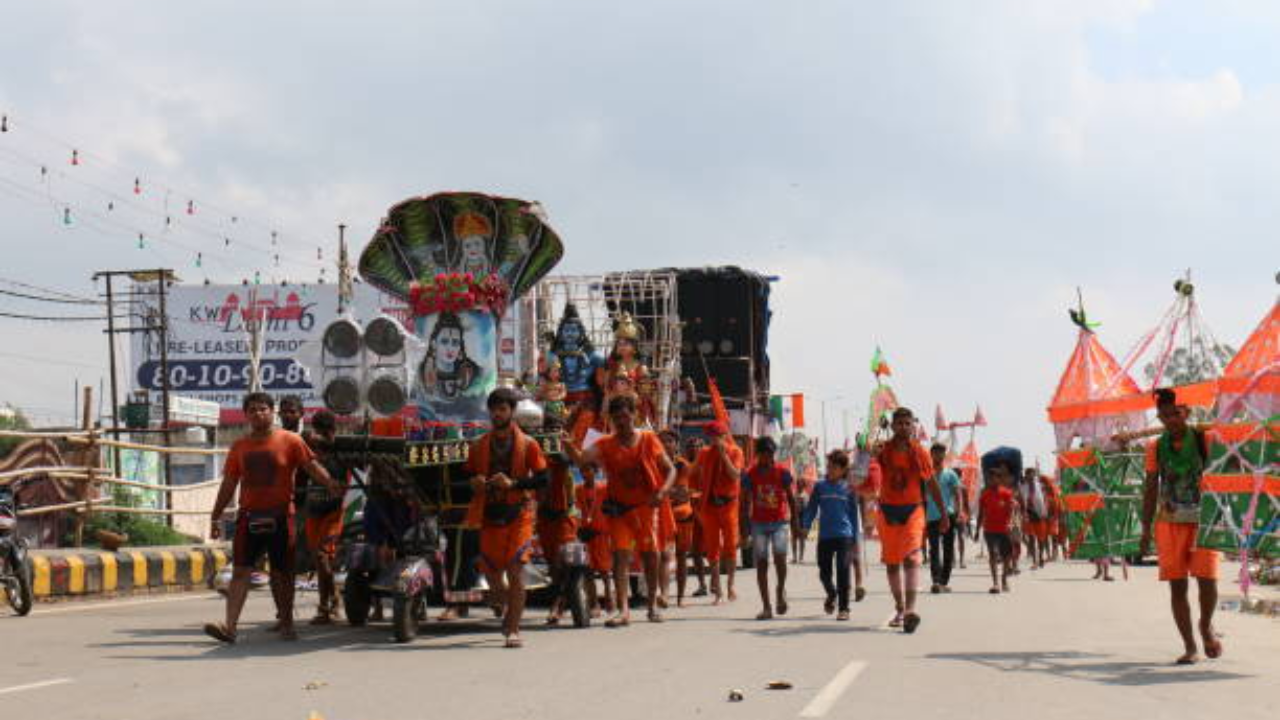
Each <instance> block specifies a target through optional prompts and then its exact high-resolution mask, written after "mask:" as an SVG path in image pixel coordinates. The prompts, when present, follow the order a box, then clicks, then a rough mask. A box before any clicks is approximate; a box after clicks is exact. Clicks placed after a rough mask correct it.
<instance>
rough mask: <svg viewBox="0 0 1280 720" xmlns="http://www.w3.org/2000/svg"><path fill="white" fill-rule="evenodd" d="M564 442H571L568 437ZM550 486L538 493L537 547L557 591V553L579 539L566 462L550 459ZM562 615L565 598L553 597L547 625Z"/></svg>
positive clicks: (560, 562)
mask: <svg viewBox="0 0 1280 720" xmlns="http://www.w3.org/2000/svg"><path fill="white" fill-rule="evenodd" d="M563 439H564V441H565V442H572V438H570V437H569V435H568V433H565V436H564V438H563ZM549 461H550V467H549V474H550V482H548V483H547V486H546V487H544V488H543V489H541V490H539V491H538V522H537V526H536V528H535V529H536V530H537V533H538V544H539V545H540V546H541V547H542V557H543V559H544V560H546V561H547V567H548V569H549V570H550V571H551V578H552V582H553V583H555V584H556V586H557V587H559V583H561V582H563V581H564V558H562V557H561V556H560V551H561V549H562V548H564V545H565V543H568V542H573V540H574V539H576V538H577V535H578V521H577V517H576V513H575V508H574V504H573V491H574V488H573V471H572V469H571V467H570V464H569V460H568V458H566V457H564V456H562V455H553V456H552V457H551V458H549ZM563 615H564V598H563V597H562V596H561V594H560V593H556V596H555V599H554V600H552V601H551V611H550V613H549V614H548V615H547V624H548V625H557V624H559V623H560V618H561V617H562V616H563Z"/></svg>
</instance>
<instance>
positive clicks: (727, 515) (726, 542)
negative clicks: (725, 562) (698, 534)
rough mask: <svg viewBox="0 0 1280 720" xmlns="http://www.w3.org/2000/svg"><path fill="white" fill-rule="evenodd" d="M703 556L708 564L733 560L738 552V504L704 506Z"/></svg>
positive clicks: (708, 504)
mask: <svg viewBox="0 0 1280 720" xmlns="http://www.w3.org/2000/svg"><path fill="white" fill-rule="evenodd" d="M701 519H702V554H703V555H705V556H706V558H707V562H717V561H719V560H720V558H732V557H733V555H734V553H736V552H738V504H737V503H736V502H732V503H729V504H728V505H722V506H720V507H716V506H715V505H712V504H711V503H707V504H705V505H703V506H702V516H701Z"/></svg>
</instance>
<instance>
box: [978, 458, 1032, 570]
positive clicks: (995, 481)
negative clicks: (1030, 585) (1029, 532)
mask: <svg viewBox="0 0 1280 720" xmlns="http://www.w3.org/2000/svg"><path fill="white" fill-rule="evenodd" d="M982 472H983V475H984V476H986V487H985V489H983V491H982V495H981V496H979V498H978V527H980V528H982V534H983V537H984V538H985V540H986V544H987V556H988V562H989V563H990V565H991V589H990V590H989V591H988V592H990V593H991V594H992V595H999V594H1000V592H1001V591H1002V590H1003V591H1004V592H1009V576H1010V575H1011V574H1013V551H1014V546H1013V540H1012V539H1011V538H1010V537H1009V530H1010V528H1011V527H1012V524H1013V518H1014V516H1015V515H1016V514H1017V512H1018V499H1017V495H1015V493H1014V492H1013V484H1014V482H1015V481H1016V479H1017V478H1018V477H1019V476H1020V475H1021V474H1022V453H1021V452H1020V451H1018V450H1017V449H1016V448H1011V447H998V448H996V449H995V450H992V451H991V452H988V453H987V454H985V455H983V456H982ZM973 539H974V541H977V539H978V531H977V530H974V533H973ZM997 571H999V572H998V573H997Z"/></svg>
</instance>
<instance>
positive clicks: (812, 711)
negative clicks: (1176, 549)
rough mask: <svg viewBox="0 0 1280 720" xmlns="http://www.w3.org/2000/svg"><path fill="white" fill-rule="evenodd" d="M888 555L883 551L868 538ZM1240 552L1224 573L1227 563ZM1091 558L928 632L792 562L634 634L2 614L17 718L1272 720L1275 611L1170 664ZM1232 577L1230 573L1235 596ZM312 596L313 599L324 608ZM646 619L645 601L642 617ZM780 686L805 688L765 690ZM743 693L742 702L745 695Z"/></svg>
mask: <svg viewBox="0 0 1280 720" xmlns="http://www.w3.org/2000/svg"><path fill="white" fill-rule="evenodd" d="M872 547H873V548H874V545H873V546H872ZM1232 567H1233V566H1230V565H1224V571H1225V572H1230V571H1231V570H1230V569H1231V568H1232ZM1091 574H1092V568H1091V566H1088V565H1085V564H1082V563H1072V564H1059V565H1054V566H1051V567H1050V568H1049V569H1048V570H1044V571H1038V572H1024V573H1023V574H1022V575H1021V576H1020V577H1018V578H1015V585H1014V589H1013V590H1014V591H1013V592H1012V593H1011V594H1008V595H1000V596H991V595H988V594H987V586H988V582H987V579H986V577H985V575H984V572H983V570H982V569H981V568H980V567H979V565H978V562H976V561H970V564H969V569H968V570H962V571H959V572H958V575H957V577H956V578H955V579H954V580H953V583H952V585H953V587H954V588H955V592H954V593H953V594H950V595H940V596H929V595H926V596H924V597H923V598H922V601H921V608H920V610H921V614H922V616H923V618H924V622H923V624H922V625H921V627H920V630H919V631H918V632H917V633H916V634H915V635H913V636H905V635H902V634H901V633H900V632H896V631H891V630H889V629H888V628H887V627H885V621H886V620H887V619H888V617H889V616H890V615H891V612H892V605H891V601H890V599H889V596H888V594H887V588H886V586H885V580H884V574H883V571H882V570H880V569H879V568H876V569H875V571H874V572H872V573H871V575H870V581H869V585H868V589H869V591H870V592H869V595H868V597H867V599H866V601H864V602H862V603H858V604H855V605H854V609H853V617H852V620H851V621H850V622H847V623H837V622H835V621H834V620H832V619H831V618H830V617H828V616H825V615H823V613H822V609H821V592H820V590H819V586H818V583H817V580H816V570H815V568H814V567H813V566H812V565H811V564H805V565H800V566H792V592H791V600H792V610H791V613H790V614H789V615H787V616H786V617H785V618H780V619H776V620H773V621H770V622H759V621H756V620H754V619H753V618H754V616H755V613H756V611H757V609H758V606H757V600H756V595H755V587H754V578H753V577H752V576H750V575H745V574H742V575H740V576H739V577H740V580H741V581H742V582H740V583H739V593H740V598H739V600H738V602H736V603H734V604H731V605H727V606H722V607H710V606H708V605H706V604H705V602H704V601H702V600H699V601H698V604H697V605H694V606H692V607H689V608H686V609H684V610H672V611H670V612H669V613H668V615H667V617H668V622H666V623H665V624H662V625H650V624H648V623H645V622H643V620H641V621H640V622H638V623H637V624H635V625H633V626H632V627H630V628H627V629H622V630H606V629H604V628H603V627H592V628H590V629H586V630H574V629H571V628H557V629H550V630H544V629H541V628H540V627H538V625H539V624H540V620H541V617H542V611H541V610H540V609H537V608H534V609H531V611H530V615H529V617H528V618H527V620H526V624H527V630H526V632H525V633H524V634H525V642H526V647H525V648H524V649H523V650H516V651H513V650H506V649H503V648H502V647H501V642H500V638H499V636H498V634H497V626H496V622H495V621H492V620H489V621H484V622H472V623H469V624H450V625H436V627H434V628H432V629H430V630H429V631H428V632H427V633H426V634H425V636H423V637H420V638H419V639H418V640H417V641H415V642H413V643H412V644H408V645H395V644H392V643H391V642H390V640H389V637H390V631H389V629H388V628H387V627H386V626H381V627H378V626H373V627H368V628H360V629H356V628H349V627H346V626H335V627H329V628H323V629H320V628H312V627H309V626H302V627H301V632H302V638H301V640H299V641H298V642H294V643H287V642H282V641H280V640H277V639H275V637H274V636H273V635H270V634H269V633H268V632H267V631H266V630H265V629H264V628H265V626H266V624H267V623H268V622H269V621H270V619H271V617H272V608H271V602H270V597H269V595H268V594H267V593H265V592H258V593H255V594H254V595H253V596H252V597H251V598H250V602H249V606H248V609H247V613H246V623H245V624H244V626H243V627H242V636H241V641H240V643H239V644H237V645H235V646H233V647H221V646H219V645H217V644H215V643H213V642H212V641H210V640H208V639H207V638H205V637H204V635H202V634H201V631H200V626H201V624H202V623H203V622H205V621H207V620H213V619H217V618H219V617H221V612H222V602H221V599H220V598H219V597H218V596H217V595H214V594H212V593H197V594H187V595H174V596H159V597H150V598H142V599H132V600H118V601H114V602H97V603H84V604H64V605H52V606H41V607H39V608H38V609H37V610H36V612H35V613H34V614H33V615H32V616H31V617H29V618H25V619H20V618H16V617H11V616H4V617H0V640H2V641H3V642H0V648H2V649H3V656H4V660H3V662H2V663H0V715H2V716H3V717H5V718H14V719H18V718H21V719H22V720H62V719H64V718H65V719H68V720H70V719H72V718H74V719H76V720H86V719H89V718H110V719H116V718H128V719H130V720H153V719H154V720H179V719H181V718H223V719H227V720H252V719H256V718H269V719H271V720H286V719H290V720H292V719H297V720H305V719H307V718H312V717H314V718H325V719H326V720H357V719H359V720H382V719H388V720H394V719H399V718H459V720H464V719H465V720H486V719H488V718H495V719H496V718H502V719H504V720H505V719H510V718H556V719H557V720H559V719H565V720H569V719H573V718H600V719H608V720H631V719H633V718H634V719H637V720H639V719H640V718H651V717H655V716H656V717H661V718H695V717H696V718H733V719H735V720H759V719H764V718H771V719H772V718H794V717H830V718H880V719H885V720H892V719H894V718H912V719H913V720H918V719H919V718H935V717H945V718H948V720H957V719H960V718H981V719H982V720H1015V719H1016V720H1027V719H1028V718H1029V717H1030V718H1033V719H1034V720H1052V719H1055V718H1063V719H1064V720H1081V719H1082V718H1119V717H1125V718H1136V719H1139V720H1155V719H1157V718H1215V717H1216V718H1222V719H1223V720H1247V719H1250V718H1263V717H1266V718H1269V719H1273V718H1274V717H1275V708H1276V706H1277V705H1276V703H1277V701H1280V690H1278V689H1280V681H1278V680H1277V679H1278V678H1280V622H1278V621H1277V620H1275V619H1269V618H1265V617H1260V616H1254V615H1244V614H1241V613H1238V612H1221V613H1219V621H1218V626H1219V630H1220V632H1221V633H1222V634H1223V635H1224V636H1225V643H1226V649H1227V651H1226V655H1225V657H1223V658H1222V659H1220V660H1217V661H1212V662H1209V661H1206V662H1202V663H1201V664H1199V665H1197V666H1194V667H1174V666H1172V665H1171V664H1170V661H1171V660H1172V659H1173V658H1174V657H1175V656H1176V655H1177V654H1178V653H1179V651H1180V643H1179V641H1178V638H1177V635H1176V633H1175V631H1174V629H1173V626H1172V622H1171V620H1170V618H1169V614H1168V610H1167V600H1166V597H1165V592H1166V591H1165V588H1164V586H1163V585H1161V584H1160V583H1158V582H1156V580H1155V577H1154V568H1137V569H1135V570H1134V572H1133V580H1132V581H1130V582H1128V583H1125V582H1123V581H1117V582H1114V583H1101V582H1094V581H1091V580H1090V579H1089V577H1090V575H1091ZM1227 594H1230V587H1229V586H1227V584H1226V583H1224V595H1227ZM313 603H314V596H311V595H307V596H304V597H303V599H302V607H301V612H302V614H303V616H309V615H310V612H311V610H312V607H313ZM642 617H643V615H642V614H641V615H638V616H637V619H641V618H642ZM773 680H785V681H787V682H789V683H791V684H792V685H793V687H792V688H791V689H789V690H776V691H771V690H766V689H765V685H766V684H767V683H768V682H770V681H773ZM732 689H741V690H742V692H743V695H744V699H743V700H742V701H741V702H729V701H728V695H729V693H730V691H731V690H732Z"/></svg>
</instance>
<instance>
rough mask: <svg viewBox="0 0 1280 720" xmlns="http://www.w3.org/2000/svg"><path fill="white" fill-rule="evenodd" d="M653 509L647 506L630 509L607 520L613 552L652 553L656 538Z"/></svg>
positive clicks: (656, 541)
mask: <svg viewBox="0 0 1280 720" xmlns="http://www.w3.org/2000/svg"><path fill="white" fill-rule="evenodd" d="M656 514H657V513H655V512H654V509H653V508H652V507H650V506H648V505H641V506H639V507H634V508H631V509H630V510H628V511H626V512H625V513H623V514H621V515H619V516H618V517H611V518H609V537H610V538H611V539H612V540H613V549H614V551H618V550H628V551H635V552H654V551H655V550H657V549H658V537H657V534H656V533H655V531H654V527H653V525H654V515H656Z"/></svg>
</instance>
